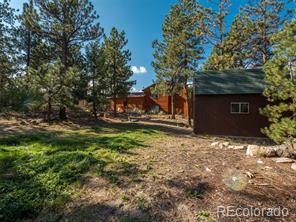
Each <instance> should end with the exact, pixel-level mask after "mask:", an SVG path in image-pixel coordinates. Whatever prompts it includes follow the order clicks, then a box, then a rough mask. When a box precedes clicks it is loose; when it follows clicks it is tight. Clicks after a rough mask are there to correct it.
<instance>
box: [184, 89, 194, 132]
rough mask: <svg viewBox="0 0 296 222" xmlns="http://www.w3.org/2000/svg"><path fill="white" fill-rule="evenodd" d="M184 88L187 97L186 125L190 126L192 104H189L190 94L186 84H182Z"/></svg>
mask: <svg viewBox="0 0 296 222" xmlns="http://www.w3.org/2000/svg"><path fill="white" fill-rule="evenodd" d="M184 88H185V90H186V98H187V110H188V117H187V118H188V125H189V126H190V127H192V123H191V113H192V112H191V110H192V104H191V96H190V90H189V89H188V85H187V84H184Z"/></svg>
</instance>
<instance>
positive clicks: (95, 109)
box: [92, 77, 98, 119]
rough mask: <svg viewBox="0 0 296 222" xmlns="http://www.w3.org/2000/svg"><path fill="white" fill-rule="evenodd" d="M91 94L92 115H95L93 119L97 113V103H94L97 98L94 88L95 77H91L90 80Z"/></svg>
mask: <svg viewBox="0 0 296 222" xmlns="http://www.w3.org/2000/svg"><path fill="white" fill-rule="evenodd" d="M92 91H93V92H92V94H93V115H94V117H95V119H98V113H97V103H96V99H97V94H96V88H95V79H94V77H93V80H92Z"/></svg>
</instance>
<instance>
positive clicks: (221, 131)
mask: <svg viewBox="0 0 296 222" xmlns="http://www.w3.org/2000/svg"><path fill="white" fill-rule="evenodd" d="M232 102H247V103H249V104H250V112H249V114H231V112H230V111H231V110H230V105H231V103H232ZM266 103H267V101H266V99H265V98H264V97H263V96H262V95H260V94H247V95H196V96H195V101H194V117H195V118H194V132H195V133H196V134H210V135H231V136H254V137H258V136H259V137H262V136H264V135H263V134H262V133H261V131H260V129H261V128H264V127H265V126H267V125H268V120H267V118H266V117H264V116H262V115H260V113H259V109H260V108H262V107H264V106H265V105H266Z"/></svg>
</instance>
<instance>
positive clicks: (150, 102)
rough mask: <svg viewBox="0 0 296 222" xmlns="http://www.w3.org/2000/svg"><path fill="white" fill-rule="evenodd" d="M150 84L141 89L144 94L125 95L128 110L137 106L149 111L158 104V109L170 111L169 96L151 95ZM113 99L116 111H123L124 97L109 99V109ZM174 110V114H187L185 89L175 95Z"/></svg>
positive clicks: (111, 106)
mask: <svg viewBox="0 0 296 222" xmlns="http://www.w3.org/2000/svg"><path fill="white" fill-rule="evenodd" d="M153 86H154V85H152V86H151V87H148V88H146V89H144V90H143V92H144V96H135V97H134V96H129V97H127V102H128V103H127V105H128V110H133V109H134V108H138V109H141V110H144V111H145V112H149V111H151V110H152V108H153V107H154V106H159V108H160V110H161V111H163V112H165V113H171V111H172V107H171V96H168V95H163V94H160V95H159V96H158V98H154V97H153V96H152V90H151V89H152V87H153ZM114 101H116V109H117V112H124V111H125V110H124V108H125V107H124V101H125V97H121V98H117V99H115V100H114V99H111V104H110V109H111V110H113V109H114ZM191 102H192V101H191ZM175 112H176V114H183V115H184V117H187V116H188V107H187V98H186V92H185V90H183V91H182V93H181V95H175Z"/></svg>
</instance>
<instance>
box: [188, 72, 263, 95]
mask: <svg viewBox="0 0 296 222" xmlns="http://www.w3.org/2000/svg"><path fill="white" fill-rule="evenodd" d="M264 86H265V82H264V72H263V71H262V69H247V70H242V69H235V70H225V71H203V72H198V73H196V75H195V77H194V87H195V95H212V94H214V95H218V94H256V93H260V94H261V93H263V91H264V88H265V87H264Z"/></svg>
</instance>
